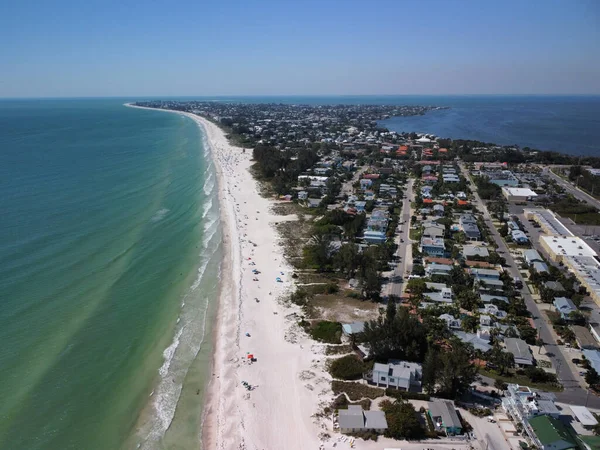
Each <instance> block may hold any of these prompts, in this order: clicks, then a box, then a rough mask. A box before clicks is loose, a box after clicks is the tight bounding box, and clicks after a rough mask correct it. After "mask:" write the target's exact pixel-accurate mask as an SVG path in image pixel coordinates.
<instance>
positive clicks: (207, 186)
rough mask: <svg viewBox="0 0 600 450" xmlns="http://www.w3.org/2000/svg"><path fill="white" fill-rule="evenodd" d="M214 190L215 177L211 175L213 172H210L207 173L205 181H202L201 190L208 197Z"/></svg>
mask: <svg viewBox="0 0 600 450" xmlns="http://www.w3.org/2000/svg"><path fill="white" fill-rule="evenodd" d="M214 188H215V177H214V175H213V171H212V170H211V171H209V172H208V176H207V177H206V180H205V181H204V186H202V190H203V191H204V193H205V194H206V195H209V194H210V193H211V192H212V190H213V189H214Z"/></svg>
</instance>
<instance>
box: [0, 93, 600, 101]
mask: <svg viewBox="0 0 600 450" xmlns="http://www.w3.org/2000/svg"><path fill="white" fill-rule="evenodd" d="M141 97H145V98H147V97H154V98H156V99H159V100H160V99H161V98H166V99H174V98H186V97H187V98H231V97H234V98H256V97H272V98H280V97H313V98H318V97H340V98H341V97H600V93H589V94H568V93H559V94H214V95H197V94H194V95H132V96H126V95H106V96H95V95H92V96H86V95H81V96H80V95H74V96H62V97H61V96H38V97H34V96H31V97H29V96H25V97H16V96H15V97H0V101H1V100H63V99H64V100H77V99H80V100H83V99H126V98H141Z"/></svg>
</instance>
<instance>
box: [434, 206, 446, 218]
mask: <svg viewBox="0 0 600 450" xmlns="http://www.w3.org/2000/svg"><path fill="white" fill-rule="evenodd" d="M433 214H434V215H436V216H438V217H442V216H443V215H444V205H440V204H439V203H438V204H436V205H433Z"/></svg>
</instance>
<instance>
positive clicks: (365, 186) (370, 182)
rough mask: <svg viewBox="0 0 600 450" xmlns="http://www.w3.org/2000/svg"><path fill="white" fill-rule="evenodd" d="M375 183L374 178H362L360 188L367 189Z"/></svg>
mask: <svg viewBox="0 0 600 450" xmlns="http://www.w3.org/2000/svg"><path fill="white" fill-rule="evenodd" d="M372 185H373V180H370V179H368V178H362V179H361V180H360V188H361V190H363V191H364V190H365V189H369V188H370V187H371V186H372Z"/></svg>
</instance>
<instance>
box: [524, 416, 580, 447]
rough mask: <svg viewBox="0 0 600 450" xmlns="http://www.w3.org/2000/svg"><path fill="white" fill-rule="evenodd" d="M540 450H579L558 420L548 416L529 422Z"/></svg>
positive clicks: (534, 418) (535, 418)
mask: <svg viewBox="0 0 600 450" xmlns="http://www.w3.org/2000/svg"><path fill="white" fill-rule="evenodd" d="M529 425H530V426H531V429H532V432H533V434H534V435H535V437H536V440H537V442H536V440H534V442H535V444H536V447H537V448H539V449H540V450H571V449H573V450H576V449H578V448H579V446H578V445H577V443H576V442H575V439H574V438H573V437H572V436H571V433H569V431H568V429H567V427H566V426H565V425H564V424H563V423H562V422H561V421H560V420H558V419H555V418H553V417H549V416H538V417H533V418H531V419H530V420H529Z"/></svg>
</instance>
